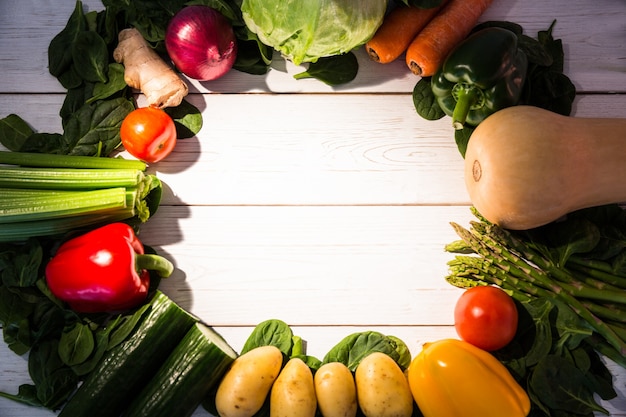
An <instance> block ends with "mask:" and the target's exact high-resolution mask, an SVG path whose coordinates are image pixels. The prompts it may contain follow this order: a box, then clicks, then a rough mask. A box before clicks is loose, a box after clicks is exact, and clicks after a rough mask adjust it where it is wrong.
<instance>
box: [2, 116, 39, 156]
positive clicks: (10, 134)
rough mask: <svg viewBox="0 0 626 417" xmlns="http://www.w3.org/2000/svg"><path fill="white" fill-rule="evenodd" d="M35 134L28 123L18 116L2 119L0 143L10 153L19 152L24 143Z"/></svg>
mask: <svg viewBox="0 0 626 417" xmlns="http://www.w3.org/2000/svg"><path fill="white" fill-rule="evenodd" d="M33 133H34V131H33V129H31V127H30V126H29V125H28V123H26V122H25V121H24V119H22V118H21V117H20V116H18V115H16V114H9V115H8V116H7V117H5V118H3V119H0V143H2V145H4V146H5V147H6V148H7V149H9V150H10V151H14V152H19V150H20V149H21V148H22V144H23V143H24V141H26V139H28V137H29V136H30V135H32V134H33Z"/></svg>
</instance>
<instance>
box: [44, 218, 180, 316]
mask: <svg viewBox="0 0 626 417" xmlns="http://www.w3.org/2000/svg"><path fill="white" fill-rule="evenodd" d="M173 269H174V267H173V265H172V264H171V263H170V262H169V261H168V260H167V259H165V258H163V257H161V256H158V255H151V254H145V253H144V247H143V244H142V243H141V241H140V240H139V239H138V238H137V236H136V235H135V232H134V230H133V229H132V228H131V227H130V226H129V225H127V224H126V223H111V224H108V225H106V226H103V227H100V228H98V229H95V230H92V231H90V232H88V233H86V234H84V235H81V236H78V237H76V238H74V239H71V240H68V241H67V242H65V243H63V244H62V245H61V246H60V247H59V249H58V250H57V252H56V254H55V255H54V256H53V257H52V259H51V260H50V262H48V264H47V265H46V282H47V284H48V287H49V288H50V291H51V292H52V294H54V295H55V296H56V297H57V298H59V299H60V300H62V301H65V302H66V303H67V304H68V305H69V307H70V308H71V309H73V310H74V311H77V312H79V313H96V312H118V311H124V310H128V309H130V308H133V307H136V306H138V305H139V304H141V303H142V302H143V301H144V300H145V298H146V296H147V294H148V288H149V286H150V273H149V270H154V271H156V272H157V273H159V275H161V276H163V277H167V276H169V275H170V274H171V273H172V271H173Z"/></svg>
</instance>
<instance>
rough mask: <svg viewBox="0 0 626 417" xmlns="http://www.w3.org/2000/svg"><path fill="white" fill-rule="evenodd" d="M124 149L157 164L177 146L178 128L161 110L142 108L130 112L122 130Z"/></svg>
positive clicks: (143, 159) (145, 160) (141, 158)
mask: <svg viewBox="0 0 626 417" xmlns="http://www.w3.org/2000/svg"><path fill="white" fill-rule="evenodd" d="M120 137H121V139H122V145H124V149H126V150H127V151H128V153H130V154H131V155H132V156H134V157H135V158H137V159H140V160H142V161H144V162H148V163H155V162H159V161H160V160H162V159H163V158H165V157H166V156H167V155H169V154H170V152H172V150H173V149H174V146H176V139H177V138H176V126H175V125H174V121H173V120H172V118H171V117H170V116H169V115H168V114H167V113H165V111H163V110H160V109H155V108H152V107H142V108H139V109H136V110H133V111H132V112H130V113H129V114H128V115H127V116H126V118H125V119H124V121H123V122H122V127H121V129H120Z"/></svg>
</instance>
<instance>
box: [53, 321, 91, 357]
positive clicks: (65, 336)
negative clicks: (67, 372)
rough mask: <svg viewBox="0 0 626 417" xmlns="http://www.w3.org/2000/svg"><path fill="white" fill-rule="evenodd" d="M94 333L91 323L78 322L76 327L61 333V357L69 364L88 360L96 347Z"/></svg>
mask: <svg viewBox="0 0 626 417" xmlns="http://www.w3.org/2000/svg"><path fill="white" fill-rule="evenodd" d="M95 345H96V343H95V340H94V334H93V331H92V330H91V328H90V327H89V325H86V324H83V323H81V322H76V323H75V324H74V327H72V328H71V329H69V330H68V331H65V332H63V333H62V334H61V339H60V340H59V357H60V358H61V360H62V361H63V363H64V364H66V365H68V366H74V365H78V364H80V363H83V362H84V361H86V360H87V359H88V358H89V357H90V356H91V354H92V352H93V350H94V348H95Z"/></svg>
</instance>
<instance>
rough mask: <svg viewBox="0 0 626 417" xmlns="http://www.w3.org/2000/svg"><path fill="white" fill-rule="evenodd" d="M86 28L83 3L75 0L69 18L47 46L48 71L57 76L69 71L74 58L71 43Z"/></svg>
mask: <svg viewBox="0 0 626 417" xmlns="http://www.w3.org/2000/svg"><path fill="white" fill-rule="evenodd" d="M85 30H87V21H86V19H85V16H84V13H83V4H82V2H81V1H80V0H78V1H76V7H75V8H74V11H73V12H72V14H71V15H70V18H69V20H68V22H67V24H66V25H65V28H63V30H61V32H59V33H58V34H57V35H56V36H55V37H54V38H52V40H51V41H50V45H49V46H48V71H49V72H50V74H52V75H53V76H55V77H57V78H59V77H62V75H63V74H64V73H66V72H67V71H69V70H70V69H71V67H72V63H73V60H74V57H73V52H72V49H73V48H72V44H73V42H74V40H75V39H76V37H77V36H78V34H79V33H81V32H83V31H85Z"/></svg>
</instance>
